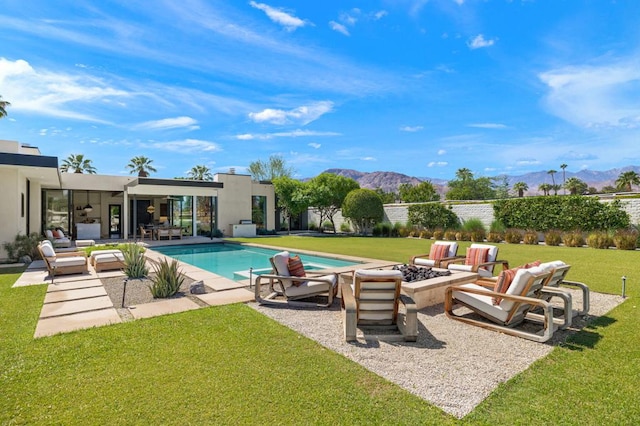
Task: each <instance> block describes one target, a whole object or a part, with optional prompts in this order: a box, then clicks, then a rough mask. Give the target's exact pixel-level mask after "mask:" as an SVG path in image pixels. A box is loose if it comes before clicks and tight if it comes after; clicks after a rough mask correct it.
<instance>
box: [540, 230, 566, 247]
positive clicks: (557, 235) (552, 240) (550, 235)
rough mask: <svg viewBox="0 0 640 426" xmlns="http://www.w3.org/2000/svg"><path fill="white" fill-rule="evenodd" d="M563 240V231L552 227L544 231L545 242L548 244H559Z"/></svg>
mask: <svg viewBox="0 0 640 426" xmlns="http://www.w3.org/2000/svg"><path fill="white" fill-rule="evenodd" d="M561 242H562V233H561V232H560V231H558V230H555V229H552V230H550V231H547V232H545V233H544V243H545V244H546V245H548V246H559V245H560V243H561Z"/></svg>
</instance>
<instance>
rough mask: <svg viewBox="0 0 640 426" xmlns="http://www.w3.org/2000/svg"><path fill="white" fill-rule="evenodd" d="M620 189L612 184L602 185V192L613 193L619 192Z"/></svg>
mask: <svg viewBox="0 0 640 426" xmlns="http://www.w3.org/2000/svg"><path fill="white" fill-rule="evenodd" d="M617 191H618V189H617V188H616V187H615V186H611V185H605V186H603V187H602V189H601V192H602V193H604V194H613V193H614V192H617Z"/></svg>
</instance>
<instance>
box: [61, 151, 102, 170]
mask: <svg viewBox="0 0 640 426" xmlns="http://www.w3.org/2000/svg"><path fill="white" fill-rule="evenodd" d="M70 170H73V172H74V173H84V172H86V173H88V174H90V175H95V174H96V168H95V167H93V165H91V160H89V159H88V158H84V154H71V155H69V157H67V159H66V160H64V161H63V162H62V166H60V171H61V172H68V171H70Z"/></svg>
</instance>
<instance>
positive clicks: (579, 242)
mask: <svg viewBox="0 0 640 426" xmlns="http://www.w3.org/2000/svg"><path fill="white" fill-rule="evenodd" d="M562 242H563V243H564V245H565V246H567V247H582V246H583V245H584V243H585V241H584V237H583V236H582V232H580V231H571V232H565V233H564V234H563V235H562Z"/></svg>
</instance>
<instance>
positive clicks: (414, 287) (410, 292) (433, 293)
mask: <svg viewBox="0 0 640 426" xmlns="http://www.w3.org/2000/svg"><path fill="white" fill-rule="evenodd" d="M433 270H434V271H438V272H439V271H446V269H439V268H433ZM477 279H478V274H476V273H474V272H462V271H451V275H447V276H441V277H434V278H429V279H426V280H421V281H412V282H410V283H408V282H404V281H403V282H402V293H404V294H406V295H407V296H409V297H411V298H412V299H413V301H414V302H415V303H416V307H417V308H418V309H422V308H425V307H427V306H431V305H437V304H438V303H444V291H445V289H446V288H447V287H448V286H450V285H454V284H468V283H472V282H474V281H476V280H477Z"/></svg>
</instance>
